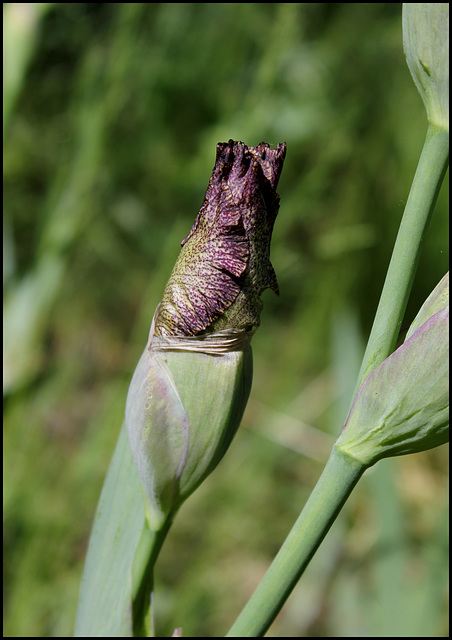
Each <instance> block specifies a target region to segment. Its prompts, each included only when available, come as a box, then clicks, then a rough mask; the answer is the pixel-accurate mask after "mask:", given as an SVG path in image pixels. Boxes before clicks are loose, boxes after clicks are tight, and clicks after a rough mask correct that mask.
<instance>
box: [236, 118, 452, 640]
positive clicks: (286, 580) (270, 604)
mask: <svg viewBox="0 0 452 640" xmlns="http://www.w3.org/2000/svg"><path fill="white" fill-rule="evenodd" d="M448 160H449V135H448V133H447V132H446V131H444V130H443V129H440V128H438V127H436V126H434V125H431V124H429V126H428V129H427V135H426V138H425V142H424V147H423V149H422V153H421V157H420V159H419V163H418V167H417V170H416V174H415V176H414V179H413V183H412V186H411V190H410V194H409V197H408V201H407V203H406V206H405V211H404V214H403V217H402V221H401V224H400V228H399V232H398V235H397V239H396V243H395V246H394V250H393V254H392V258H391V262H390V264H389V268H388V272H387V275H386V280H385V284H384V287H383V291H382V294H381V298H380V302H379V305H378V309H377V312H376V315H375V320H374V324H373V327H372V331H371V335H370V337H369V342H368V344H367V349H366V352H365V355H364V358H363V363H362V365H361V370H360V373H359V376H358V381H357V385H356V388H355V392H354V394H353V397H355V395H356V393H357V391H358V389H359V387H360V386H361V384H362V383H363V381H364V380H365V378H366V377H367V376H368V375H369V373H370V372H371V371H373V370H374V369H375V368H376V367H377V366H378V365H379V364H381V363H382V362H383V360H385V358H387V357H388V356H389V355H390V354H391V353H392V351H393V350H394V347H395V344H396V340H397V337H398V334H399V330H400V327H401V324H402V321H403V316H404V313H405V309H406V305H407V302H408V297H409V294H410V291H411V286H412V284H413V280H414V275H415V272H416V268H417V265H418V262H419V257H420V253H421V249H422V242H423V239H424V236H425V233H426V230H427V227H428V224H429V222H430V218H431V215H432V212H433V209H434V206H435V203H436V199H437V197H438V193H439V190H440V188H441V184H442V181H443V178H444V175H445V172H446V169H447V166H448ZM364 470H365V467H364V466H362V465H361V463H359V462H358V461H357V460H355V459H352V458H350V457H348V456H347V455H346V454H343V453H342V452H341V451H339V450H338V449H336V448H335V447H333V451H332V453H331V455H330V458H329V460H328V462H327V464H326V466H325V469H324V471H323V473H322V475H321V477H320V479H319V481H318V482H317V485H316V486H315V488H314V490H313V492H312V494H311V496H310V498H309V500H308V502H307V503H306V506H305V507H304V509H303V511H302V513H301V514H300V516H299V518H298V520H297V521H296V523H295V525H294V526H293V528H292V530H291V532H290V533H289V535H288V537H287V538H286V540H285V542H284V544H283V545H282V547H281V549H280V551H279V552H278V554H277V556H276V557H275V559H274V561H273V562H272V564H271V566H270V568H269V569H268V571H267V573H266V574H265V576H264V577H263V579H262V581H261V582H260V584H259V586H258V587H257V589H256V591H255V592H254V594H253V595H252V596H251V598H250V600H249V601H248V603H247V605H246V606H245V608H244V609H243V611H242V613H241V614H240V615H239V617H238V618H237V620H236V622H235V623H234V625H233V626H232V628H231V629H230V631H229V632H228V634H227V637H260V636H262V635H264V634H265V633H266V631H267V630H268V628H269V627H270V625H271V623H272V622H273V620H274V619H275V617H276V616H277V614H278V613H279V611H280V610H281V608H282V607H283V605H284V603H285V601H286V600H287V598H288V597H289V595H290V593H291V591H292V589H293V588H294V586H295V585H296V583H297V582H298V580H299V579H300V577H301V575H302V574H303V572H304V570H305V569H306V567H307V565H308V564H309V562H310V560H311V558H312V557H313V555H314V554H315V552H316V551H317V549H318V547H319V545H320V544H321V542H322V540H323V539H324V537H325V536H326V534H327V532H328V530H329V529H330V527H331V525H332V523H333V522H334V520H335V519H336V517H337V515H338V514H339V512H340V510H341V509H342V507H343V505H344V503H345V501H346V500H347V498H348V496H349V495H350V493H351V492H352V490H353V488H354V487H355V485H356V483H357V482H358V480H359V479H360V477H361V475H362V474H363V472H364Z"/></svg>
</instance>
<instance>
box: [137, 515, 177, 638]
mask: <svg viewBox="0 0 452 640" xmlns="http://www.w3.org/2000/svg"><path fill="white" fill-rule="evenodd" d="M173 517H174V514H171V516H170V517H168V519H167V520H166V522H165V523H164V525H163V527H162V528H161V529H160V530H159V531H154V530H152V529H151V528H150V527H149V526H146V525H145V526H144V527H143V531H142V534H141V538H140V541H139V543H138V548H137V551H136V554H135V557H134V562H133V571H132V573H133V586H134V588H133V635H134V637H135V638H147V637H154V636H155V630H154V621H153V618H152V607H151V604H152V600H151V597H152V592H153V590H154V565H155V563H156V561H157V557H158V555H159V553H160V549H161V548H162V545H163V543H164V541H165V539H166V536H167V534H168V531H169V529H170V527H171V523H172V521H173Z"/></svg>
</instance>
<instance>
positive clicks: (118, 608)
mask: <svg viewBox="0 0 452 640" xmlns="http://www.w3.org/2000/svg"><path fill="white" fill-rule="evenodd" d="M144 526H145V507H144V497H143V491H142V488H141V482H140V479H139V477H138V472H137V468H136V465H135V462H134V459H133V456H132V451H131V449H130V445H129V441H128V438H127V433H126V429H125V426H124V425H123V427H122V429H121V432H120V434H119V438H118V443H117V445H116V449H115V452H114V454H113V459H112V461H111V464H110V468H109V470H108V473H107V476H106V479H105V482H104V486H103V488H102V493H101V496H100V500H99V504H98V506H97V511H96V516H95V521H94V525H93V529H92V532H91V538H90V541H89V547H88V553H87V557H86V562H85V568H84V572H83V579H82V584H81V589H80V598H79V605H78V611H77V619H76V623H75V633H74V636H75V637H112V638H127V637H132V635H133V633H132V597H133V593H132V591H133V589H132V564H133V559H134V555H135V551H136V548H137V545H138V542H139V540H140V537H141V534H142V531H143V527H144Z"/></svg>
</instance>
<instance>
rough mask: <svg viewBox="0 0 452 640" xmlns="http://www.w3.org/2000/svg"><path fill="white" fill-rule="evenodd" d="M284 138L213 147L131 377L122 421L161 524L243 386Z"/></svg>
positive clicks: (199, 473)
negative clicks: (209, 168) (196, 205)
mask: <svg viewBox="0 0 452 640" xmlns="http://www.w3.org/2000/svg"><path fill="white" fill-rule="evenodd" d="M285 150H286V145H285V144H281V145H278V146H277V148H276V149H271V148H270V147H269V146H268V145H267V144H265V143H261V144H260V145H258V146H257V147H247V146H246V145H244V144H243V143H241V142H233V141H232V140H230V141H229V142H228V143H224V144H219V145H217V158H216V162H215V167H214V170H213V173H212V177H211V179H210V182H209V186H208V188H207V192H206V196H205V198H204V202H203V204H202V207H201V209H200V212H199V214H198V217H197V218H196V221H195V223H194V225H193V228H192V230H191V231H190V233H189V235H188V236H187V237H186V238H185V239H184V240H183V242H182V250H181V253H180V256H179V258H178V260H177V262H176V265H175V267H174V269H173V272H172V274H171V277H170V280H169V282H168V284H167V286H166V289H165V292H164V294H163V299H162V301H161V303H160V304H159V306H158V308H157V310H156V313H155V316H154V321H153V324H152V327H151V332H150V336H149V340H148V344H147V347H146V349H145V351H144V353H143V355H142V357H141V359H140V361H139V363H138V366H137V368H136V370H135V373H134V375H133V378H132V382H131V384H130V388H129V393H128V396H127V403H126V425H127V431H128V435H129V441H130V444H131V448H132V452H133V456H134V458H135V462H136V464H137V467H138V472H139V475H140V478H141V482H142V484H143V488H144V492H145V495H146V501H147V506H148V517H149V521H150V524H151V526H152V528H153V529H155V530H158V529H160V528H161V527H162V526H163V524H164V522H165V520H166V519H167V517H168V516H169V515H171V514H173V513H174V512H175V511H176V510H177V509H178V508H179V506H180V505H181V503H182V502H183V501H184V500H185V499H186V498H187V497H188V496H189V495H190V494H191V493H192V492H193V491H194V490H195V489H196V487H197V486H198V485H199V484H200V483H201V482H202V481H203V480H204V478H205V477H206V476H207V475H208V474H209V473H210V472H211V471H212V470H213V469H214V468H215V466H216V465H217V464H218V462H219V461H220V459H221V458H222V456H223V455H224V453H225V452H226V450H227V448H228V446H229V444H230V442H231V440H232V438H233V436H234V435H235V433H236V431H237V428H238V426H239V424H240V421H241V419H242V415H243V412H244V410H245V406H246V403H247V400H248V396H249V393H250V390H251V381H252V355H251V347H250V344H249V343H250V340H251V337H252V335H253V334H254V331H255V330H256V328H257V327H258V325H259V316H260V312H261V309H262V302H261V300H260V294H261V293H262V291H263V290H264V289H265V288H267V287H271V288H273V289H274V290H275V291H276V292H277V291H278V289H277V284H276V276H275V273H274V270H273V267H272V265H271V263H270V257H269V255H270V240H271V233H272V230H273V224H274V221H275V218H276V215H277V212H278V207H279V196H278V195H277V194H276V191H275V189H276V185H277V182H278V179H279V176H280V173H281V169H282V164H283V160H284V156H285Z"/></svg>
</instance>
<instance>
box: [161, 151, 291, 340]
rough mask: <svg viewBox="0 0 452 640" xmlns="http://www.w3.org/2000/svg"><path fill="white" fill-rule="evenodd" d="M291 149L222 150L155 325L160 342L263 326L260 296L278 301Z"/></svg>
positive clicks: (218, 155) (183, 245)
mask: <svg viewBox="0 0 452 640" xmlns="http://www.w3.org/2000/svg"><path fill="white" fill-rule="evenodd" d="M285 155H286V144H285V143H282V144H278V145H277V147H276V149H271V148H270V146H269V145H268V144H266V143H265V142H261V143H260V144H259V145H258V146H257V147H247V146H246V145H245V144H243V142H234V141H233V140H229V142H225V143H219V144H218V145H217V157H216V161H215V167H214V169H213V172H212V176H211V178H210V181H209V186H208V187H207V191H206V195H205V197H204V201H203V204H202V206H201V209H200V211H199V213H198V216H197V218H196V220H195V223H194V225H193V227H192V229H191V231H190V233H189V234H188V235H187V237H186V238H185V239H184V240H183V241H182V250H181V253H180V255H179V258H178V260H177V262H176V265H175V267H174V269H173V272H172V274H171V277H170V279H169V281H168V284H167V286H166V289H165V292H164V294H163V299H162V301H161V303H160V307H159V309H158V313H157V315H156V318H155V335H157V336H159V335H163V336H177V335H180V336H183V335H186V336H192V335H198V334H200V333H202V332H205V331H206V330H207V331H209V332H211V331H216V330H218V329H224V328H234V329H249V328H252V327H257V326H258V325H259V316H260V312H261V310H262V301H261V300H260V294H261V293H262V291H263V290H264V289H266V288H268V287H269V288H271V289H273V291H275V292H276V293H278V285H277V281H276V275H275V272H274V269H273V267H272V265H271V262H270V241H271V235H272V231H273V225H274V222H275V218H276V215H277V213H278V209H279V196H278V194H277V193H276V187H277V184H278V180H279V176H280V175H281V170H282V167H283V162H284V157H285Z"/></svg>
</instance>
